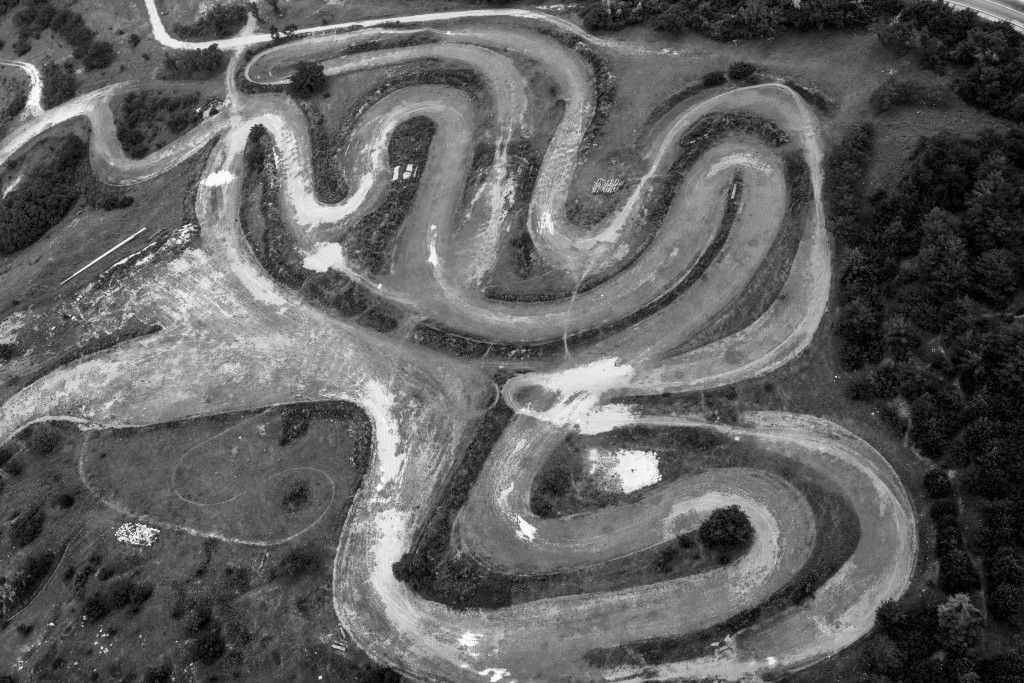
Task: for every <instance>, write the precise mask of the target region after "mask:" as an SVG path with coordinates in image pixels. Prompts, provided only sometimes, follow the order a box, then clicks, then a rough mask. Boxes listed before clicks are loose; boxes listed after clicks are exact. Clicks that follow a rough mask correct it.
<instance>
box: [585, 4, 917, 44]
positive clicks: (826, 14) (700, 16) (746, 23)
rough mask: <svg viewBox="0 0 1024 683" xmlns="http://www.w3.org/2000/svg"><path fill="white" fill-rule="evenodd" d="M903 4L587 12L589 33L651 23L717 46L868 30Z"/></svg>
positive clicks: (600, 7) (602, 7)
mask: <svg viewBox="0 0 1024 683" xmlns="http://www.w3.org/2000/svg"><path fill="white" fill-rule="evenodd" d="M898 6H899V0H874V1H869V2H858V1H857V0H804V1H803V2H800V3H799V4H798V5H797V4H794V3H792V2H789V1H788V0H649V1H647V2H639V3H631V2H626V1H625V0H615V1H614V2H610V3H605V2H603V1H602V2H594V3H592V4H590V5H588V6H587V7H586V8H585V9H584V10H583V12H582V18H583V24H584V26H586V27H587V28H588V29H589V30H618V29H622V28H625V27H627V26H633V25H635V24H639V23H642V22H645V21H650V22H651V23H652V24H653V26H654V27H655V28H657V29H658V30H661V31H666V32H670V33H682V32H685V31H695V32H697V33H700V34H702V35H705V36H708V37H709V38H714V39H716V40H735V39H738V38H760V37H770V36H774V35H776V34H777V33H779V32H780V31H782V30H784V29H787V28H791V29H796V30H800V31H806V30H827V29H849V28H865V27H867V26H868V25H869V24H870V23H871V21H872V20H873V19H875V18H877V17H880V16H884V15H887V14H893V13H895V12H896V11H897V9H898Z"/></svg>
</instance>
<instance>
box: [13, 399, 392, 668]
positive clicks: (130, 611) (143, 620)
mask: <svg viewBox="0 0 1024 683" xmlns="http://www.w3.org/2000/svg"><path fill="white" fill-rule="evenodd" d="M348 410H349V412H348V414H347V416H346V417H341V416H338V415H336V416H335V417H329V418H313V420H312V423H311V424H310V425H309V426H308V431H307V433H306V434H304V435H299V436H296V437H295V438H294V440H293V441H291V443H290V445H291V447H292V448H293V449H304V450H305V451H306V453H307V456H308V457H314V458H319V459H321V460H323V461H325V462H328V461H329V462H331V463H332V464H333V474H334V475H335V476H336V483H337V484H338V489H339V497H338V500H336V502H335V504H334V506H333V507H332V511H331V513H330V514H329V515H328V516H327V517H325V518H324V519H323V520H322V521H321V523H319V524H318V525H316V526H314V527H313V528H312V529H311V530H310V531H308V532H307V533H305V534H303V535H302V536H301V537H300V538H298V539H297V540H296V541H293V542H291V543H287V544H284V545H281V546H277V547H272V548H261V547H255V546H247V545H241V544H232V543H225V542H221V541H215V540H212V539H204V538H203V537H201V536H197V535H192V534H189V533H185V532H182V531H176V530H174V529H172V528H169V527H162V528H161V531H160V535H159V536H158V539H157V541H156V543H155V544H154V545H153V546H152V547H148V548H147V547H131V546H126V545H122V544H120V543H118V542H117V541H116V540H115V538H114V530H115V529H117V528H118V526H119V525H121V524H123V523H125V522H129V521H135V520H134V519H133V518H132V517H128V516H125V515H123V514H120V513H118V512H116V511H115V510H113V509H111V508H110V507H108V506H106V505H104V504H102V503H101V502H100V501H99V500H98V499H97V498H96V497H94V496H93V494H91V493H90V492H89V490H88V489H87V488H86V487H84V486H83V485H82V482H81V480H80V479H79V475H78V454H79V452H80V451H81V450H86V451H88V450H89V449H90V448H91V447H93V446H94V445H98V444H99V443H101V442H102V443H103V444H104V447H109V448H108V453H109V455H108V458H111V459H131V458H133V457H136V456H138V455H140V454H154V455H155V454H157V453H160V452H161V450H162V449H164V450H166V449H168V448H171V449H173V444H174V443H175V441H176V440H177V441H179V442H180V441H181V439H183V438H195V436H196V434H197V433H198V431H197V430H196V429H194V427H195V425H192V424H189V423H184V424H181V425H170V426H165V427H162V428H159V429H149V430H137V431H135V432H134V433H133V434H132V435H131V437H130V438H125V437H126V435H125V434H123V433H122V434H118V432H90V433H85V432H80V431H79V430H78V429H76V428H75V427H73V426H70V425H64V426H61V427H59V433H60V439H59V442H58V444H57V446H56V447H55V448H54V449H53V450H52V451H51V452H50V453H48V454H41V453H39V452H38V451H36V450H34V449H33V448H32V447H31V446H30V445H29V444H30V443H31V439H27V438H26V439H23V438H19V439H16V440H15V441H14V442H13V444H14V447H13V448H12V449H11V450H13V451H15V452H16V453H17V454H16V455H14V456H13V458H12V460H11V462H18V463H20V464H21V468H20V472H19V474H17V475H12V474H9V473H8V472H9V471H11V470H12V469H17V467H13V468H12V467H11V465H10V463H8V465H7V466H6V467H5V469H6V470H7V471H5V472H4V473H3V475H0V476H2V477H3V479H2V481H3V482H4V484H6V486H4V490H3V493H2V494H0V511H2V519H3V527H4V528H3V533H2V538H0V545H2V547H3V552H0V575H4V576H10V575H11V573H12V572H13V571H14V570H15V568H16V567H18V566H19V565H20V563H21V562H22V561H23V560H24V559H25V558H26V557H27V556H28V555H30V554H33V553H41V552H45V551H50V552H53V553H55V555H56V557H58V558H59V564H57V565H56V566H55V567H54V568H53V569H52V570H51V571H50V572H49V575H48V578H47V579H45V582H44V583H43V585H42V587H41V589H39V591H38V593H37V594H36V595H35V597H34V599H32V600H31V602H29V603H28V604H27V606H25V607H24V608H23V609H22V610H21V611H20V612H18V613H17V614H15V615H13V618H12V619H11V620H10V622H9V623H7V624H6V625H5V626H4V627H2V628H0V653H2V654H0V674H15V673H16V674H17V675H18V680H29V679H31V680H48V681H88V680H102V681H127V680H135V681H139V680H151V679H148V678H144V677H145V676H147V675H152V672H153V671H154V670H159V669H160V668H164V669H165V670H166V668H170V669H171V671H172V675H173V680H190V679H191V677H196V680H214V679H215V678H220V679H221V680H224V679H232V678H234V679H241V680H247V681H313V680H324V681H339V682H342V681H344V682H345V683H355V682H357V681H368V680H374V679H373V678H371V676H372V675H373V674H375V673H377V672H378V670H377V669H376V667H374V666H373V665H372V664H371V663H370V662H369V661H368V660H367V659H366V658H365V657H364V656H363V655H362V654H361V653H359V652H358V651H357V650H356V649H355V648H346V645H345V642H344V641H345V639H344V636H343V635H342V634H341V633H340V632H339V629H338V623H337V618H336V616H335V614H334V609H333V606H332V603H331V587H330V575H331V558H332V557H333V553H334V549H335V548H334V546H335V544H336V543H337V537H338V534H339V532H340V525H341V523H342V521H343V520H344V515H345V508H346V507H347V506H346V504H345V498H346V497H347V496H348V495H349V494H350V493H351V492H352V491H353V490H354V489H355V487H356V486H358V484H359V481H360V479H361V473H360V472H358V471H356V470H355V469H353V468H352V467H351V465H350V464H349V460H348V458H343V457H338V455H339V453H341V452H343V451H344V452H345V453H348V454H350V455H356V454H357V451H358V449H359V448H361V447H362V446H359V445H358V444H357V442H356V441H354V440H353V439H352V437H351V434H356V433H358V432H359V430H361V429H365V427H366V425H367V423H366V420H365V418H364V417H363V416H362V415H361V413H358V411H355V410H353V409H351V408H349V409H348ZM281 418H282V411H281V410H275V411H269V412H267V413H263V414H262V417H261V419H263V420H265V424H264V426H266V428H267V429H266V432H267V433H266V434H261V433H260V429H259V426H260V425H259V424H258V423H257V422H258V421H257V422H254V421H253V419H252V415H251V414H250V415H245V414H235V415H231V416H226V417H223V418H220V427H221V428H222V429H223V428H229V429H234V430H235V432H234V437H235V438H234V441H233V444H235V445H237V447H238V448H241V449H246V452H252V451H253V449H259V448H261V447H263V448H265V449H266V450H268V451H272V452H274V453H276V454H277V455H282V456H284V455H286V453H285V451H284V450H278V449H276V448H275V446H276V444H277V443H278V439H279V437H280V433H274V434H271V433H270V429H271V428H272V426H273V424H274V423H275V420H276V424H277V425H278V426H280V420H281ZM199 431H201V430H199ZM346 434H348V435H349V436H346ZM86 435H88V439H86V438H85V437H86ZM328 436H329V437H330V438H327V437H328ZM238 437H240V438H238ZM260 444H263V446H260ZM363 455H364V456H365V455H367V454H366V453H364V454H363ZM363 461H364V462H365V457H364V458H363ZM284 465H285V466H286V463H285V464H284ZM278 466H279V467H280V466H282V463H278ZM339 475H340V476H339ZM61 496H68V497H70V498H67V497H61ZM64 506H67V507H64ZM35 508H40V509H41V510H42V512H43V515H44V518H45V523H44V527H43V530H42V533H41V534H40V535H39V536H38V537H37V538H36V539H35V540H33V541H31V542H30V543H29V544H28V545H27V546H26V547H24V548H15V547H13V546H12V540H13V539H12V531H11V524H10V521H11V520H12V518H14V517H15V516H16V515H18V514H24V513H25V512H27V511H29V510H32V509H35ZM279 512H280V511H279ZM280 514H282V515H285V516H287V515H288V514H289V513H286V512H280ZM292 514H301V511H300V512H295V513H292ZM250 523H251V524H252V525H253V526H254V527H255V526H258V524H259V522H258V521H255V520H251V521H250ZM156 526H158V527H159V526H160V525H156ZM125 585H130V586H135V587H137V588H141V589H143V590H142V592H143V593H144V592H145V589H147V588H152V594H151V595H150V596H149V598H148V599H142V598H138V599H136V600H135V601H134V602H130V603H129V604H128V605H127V606H120V607H119V606H118V605H120V602H118V600H117V598H116V597H114V596H115V595H116V594H117V588H118V587H119V586H125ZM97 596H99V597H97ZM104 600H106V601H107V607H108V608H109V611H108V613H107V614H105V615H102V616H96V614H98V613H99V612H101V611H102V610H101V609H98V608H95V607H94V605H95V604H97V603H102V602H103V601H104ZM87 614H88V615H91V616H86V615H87ZM218 641H219V643H220V645H217V644H216V643H217V642H218ZM200 643H214V645H213V646H212V647H211V648H210V649H211V651H219V656H217V657H212V655H211V658H210V659H209V660H208V663H204V662H203V661H202V659H203V654H202V648H201V646H200ZM334 643H341V646H340V647H341V648H342V650H343V651H339V650H338V649H336V648H332V644H334ZM152 680H161V679H152ZM165 680H171V679H170V678H168V679H165ZM385 680H386V679H385Z"/></svg>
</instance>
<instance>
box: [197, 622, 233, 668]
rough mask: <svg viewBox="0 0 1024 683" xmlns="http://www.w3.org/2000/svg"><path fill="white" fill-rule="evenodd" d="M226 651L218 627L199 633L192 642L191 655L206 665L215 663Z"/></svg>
mask: <svg viewBox="0 0 1024 683" xmlns="http://www.w3.org/2000/svg"><path fill="white" fill-rule="evenodd" d="M226 651H227V646H226V645H225V644H224V637H223V636H221V633H220V629H216V630H210V631H206V632H204V633H201V634H200V635H199V637H198V638H196V640H195V642H193V643H192V656H193V657H195V658H196V659H197V660H199V662H201V663H202V664H205V665H206V666H210V665H211V664H214V663H216V661H217V660H218V659H220V658H221V657H223V656H224V653H225V652H226Z"/></svg>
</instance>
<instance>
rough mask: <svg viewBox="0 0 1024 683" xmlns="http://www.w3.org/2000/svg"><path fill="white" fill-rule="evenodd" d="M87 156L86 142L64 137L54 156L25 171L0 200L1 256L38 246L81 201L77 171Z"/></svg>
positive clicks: (71, 136)
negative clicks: (40, 239)
mask: <svg viewBox="0 0 1024 683" xmlns="http://www.w3.org/2000/svg"><path fill="white" fill-rule="evenodd" d="M87 156H88V146H87V145H86V143H85V141H83V140H82V139H81V138H80V137H78V136H77V135H65V136H64V137H62V138H61V139H60V140H59V142H58V143H57V144H56V146H55V149H54V151H53V154H52V156H49V157H48V158H47V159H46V160H45V161H43V162H41V163H39V164H38V165H37V166H35V167H33V168H31V169H29V170H26V171H25V173H24V176H23V177H22V179H21V182H20V183H19V184H18V186H17V187H16V188H14V189H13V190H11V191H10V192H8V193H7V196H6V197H4V198H3V200H0V255H3V256H8V255H10V254H13V253H14V252H16V251H19V250H21V249H24V248H25V247H27V246H29V245H30V244H33V243H35V242H36V241H37V240H38V239H39V238H40V237H42V236H43V235H44V234H46V232H47V231H48V230H49V229H50V228H52V227H54V226H55V225H57V224H58V223H60V222H61V221H62V220H63V219H64V216H65V215H66V214H67V212H68V211H69V210H70V209H71V207H72V206H74V204H75V202H76V201H78V197H79V194H80V190H81V188H80V184H79V181H78V176H79V173H78V169H79V166H80V165H81V163H82V161H83V160H85V159H86V157H87Z"/></svg>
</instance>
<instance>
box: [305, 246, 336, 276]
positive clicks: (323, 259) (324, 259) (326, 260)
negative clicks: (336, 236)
mask: <svg viewBox="0 0 1024 683" xmlns="http://www.w3.org/2000/svg"><path fill="white" fill-rule="evenodd" d="M344 263H345V252H343V251H342V249H341V245H340V244H338V243H337V242H318V243H317V245H316V251H314V252H313V253H312V254H310V255H308V256H307V257H306V258H304V259H303V260H302V267H303V268H305V269H306V270H312V271H314V272H317V273H326V272H327V271H328V270H330V269H331V268H334V269H335V270H342V268H341V265H342V264H344Z"/></svg>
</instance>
